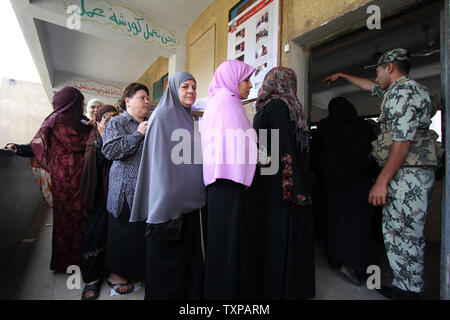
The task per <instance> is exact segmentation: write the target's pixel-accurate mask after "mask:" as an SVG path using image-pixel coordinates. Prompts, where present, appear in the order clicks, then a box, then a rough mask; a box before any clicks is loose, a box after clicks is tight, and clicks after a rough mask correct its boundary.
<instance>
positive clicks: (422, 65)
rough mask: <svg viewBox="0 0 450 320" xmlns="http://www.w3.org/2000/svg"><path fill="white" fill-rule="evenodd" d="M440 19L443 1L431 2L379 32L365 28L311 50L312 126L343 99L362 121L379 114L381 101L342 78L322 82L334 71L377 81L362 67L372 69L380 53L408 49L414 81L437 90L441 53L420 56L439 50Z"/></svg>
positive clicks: (401, 15)
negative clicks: (335, 101) (335, 99)
mask: <svg viewBox="0 0 450 320" xmlns="http://www.w3.org/2000/svg"><path fill="white" fill-rule="evenodd" d="M439 14H440V13H439V1H428V2H426V3H425V4H423V3H421V4H419V5H417V6H416V7H414V8H409V10H408V11H407V12H400V13H397V14H396V15H395V16H392V17H388V18H384V19H382V21H381V29H380V30H369V29H367V28H366V27H363V28H361V29H358V30H356V31H353V32H351V33H348V34H346V35H344V36H341V37H339V38H337V39H334V40H332V41H329V42H327V43H324V44H321V45H319V46H317V47H314V48H312V50H311V60H312V65H311V79H312V101H313V107H312V112H311V114H312V119H311V120H312V122H316V121H318V120H320V119H321V118H323V117H325V116H327V114H328V111H327V105H328V101H329V100H330V99H331V98H333V97H336V96H339V95H341V96H345V97H346V98H347V99H349V100H350V101H351V102H352V103H353V104H354V105H355V107H356V108H357V110H358V113H359V114H360V115H362V116H366V115H376V114H378V113H379V105H380V101H379V98H372V97H371V95H370V93H368V92H364V91H362V90H359V89H358V88H356V87H355V86H353V85H350V84H349V83H348V82H346V81H345V80H343V79H339V80H338V81H336V83H335V84H333V85H332V86H328V85H327V84H326V83H324V82H322V79H323V78H325V77H326V76H328V75H330V74H333V73H335V72H345V73H349V74H352V75H356V76H360V77H367V78H375V72H374V71H370V70H363V67H364V66H366V65H370V64H374V63H375V62H376V61H377V60H378V57H379V53H382V52H385V51H388V50H391V49H394V48H399V47H401V48H405V49H408V50H409V52H410V53H411V54H412V55H413V57H412V60H411V76H412V77H413V78H415V79H417V80H419V81H420V82H421V83H423V84H425V85H426V86H428V87H429V89H430V90H432V91H439V90H440V74H439V71H440V68H439V61H440V56H439V53H434V54H431V55H429V56H422V55H421V53H423V52H425V51H426V52H428V53H430V52H432V51H433V50H436V49H439V45H440V43H439V30H440V22H439ZM424 30H427V31H426V32H425V31H424ZM433 40H435V41H434V42H433ZM431 43H432V45H430V44H431ZM377 53H378V54H377Z"/></svg>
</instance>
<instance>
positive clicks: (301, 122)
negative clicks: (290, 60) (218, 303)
mask: <svg viewBox="0 0 450 320" xmlns="http://www.w3.org/2000/svg"><path fill="white" fill-rule="evenodd" d="M296 88H297V76H296V74H295V72H294V71H293V70H292V69H289V68H285V67H276V68H273V69H272V70H270V71H269V72H268V73H267V75H266V77H265V78H264V81H263V83H262V86H261V88H260V90H259V92H258V98H257V100H256V111H257V112H256V115H255V117H254V119H253V128H254V129H255V130H257V132H258V133H259V134H260V136H259V141H260V143H263V141H265V139H262V137H261V132H260V131H259V130H260V129H267V145H266V146H261V145H260V146H259V147H260V154H261V150H267V154H265V156H264V157H260V159H262V160H266V159H268V160H267V161H261V162H264V165H265V166H270V167H275V168H279V169H278V171H277V172H276V173H275V174H265V173H264V172H263V171H264V168H263V167H262V166H259V167H258V169H257V173H256V174H255V179H254V181H253V187H252V189H253V191H254V192H255V193H256V199H258V201H257V202H256V204H255V206H256V207H257V211H258V215H259V224H260V246H261V247H260V252H261V260H260V264H259V265H260V267H261V280H260V283H261V285H262V290H261V291H262V295H263V298H264V299H274V300H278V299H308V298H312V297H314V295H315V280H314V238H313V218H312V214H311V213H312V212H311V208H310V204H311V193H310V184H311V182H310V168H309V130H308V126H307V123H306V120H305V118H304V115H303V110H302V106H301V104H300V102H299V101H298V98H297V95H296ZM273 130H278V133H279V139H278V141H272V139H275V137H276V135H275V134H274V133H276V131H274V132H273ZM272 135H273V136H272ZM272 137H273V138H272ZM277 143H278V146H279V149H278V151H279V152H278V154H276V153H277V150H275V149H274V150H273V154H272V148H275V146H276V144H277ZM263 158H264V159H263ZM275 161H277V162H278V163H273V162H275Z"/></svg>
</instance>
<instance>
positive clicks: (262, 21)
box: [227, 0, 280, 99]
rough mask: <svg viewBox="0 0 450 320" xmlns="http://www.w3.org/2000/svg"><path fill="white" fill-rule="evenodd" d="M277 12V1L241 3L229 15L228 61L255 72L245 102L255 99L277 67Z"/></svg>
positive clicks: (266, 0)
mask: <svg viewBox="0 0 450 320" xmlns="http://www.w3.org/2000/svg"><path fill="white" fill-rule="evenodd" d="M279 8H280V3H279V0H261V1H255V0H244V1H241V2H239V3H238V4H237V5H236V6H234V7H233V8H232V9H231V10H230V12H229V19H230V21H229V22H228V57H227V58H228V60H239V61H242V62H245V63H247V64H249V65H251V66H253V67H254V68H255V69H256V71H255V72H254V73H253V75H252V77H251V78H250V80H251V82H252V84H253V88H252V90H251V91H250V94H249V97H248V99H252V98H256V96H257V94H258V90H259V88H261V84H262V81H263V80H264V77H265V75H266V74H267V72H268V71H269V70H270V69H272V68H273V67H276V66H277V65H278V38H279V37H278V32H279V10H280V9H279Z"/></svg>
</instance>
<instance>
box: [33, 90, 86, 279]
mask: <svg viewBox="0 0 450 320" xmlns="http://www.w3.org/2000/svg"><path fill="white" fill-rule="evenodd" d="M83 101H84V96H83V94H82V93H81V92H80V91H79V90H78V89H75V88H73V87H64V88H63V89H61V90H59V91H58V92H57V93H55V95H54V96H53V108H54V111H53V112H52V113H51V114H50V115H49V116H48V117H47V118H46V119H45V120H44V123H43V124H42V125H41V127H40V128H39V130H38V132H37V133H36V135H35V136H34V138H33V140H32V141H31V149H32V150H33V153H34V155H35V157H36V159H37V161H38V162H39V165H40V166H41V167H42V168H44V169H45V170H46V171H48V172H50V175H51V181H52V193H53V236H52V258H51V262H50V269H52V270H55V271H63V272H66V269H67V267H68V266H70V265H78V266H79V265H80V264H81V256H82V252H83V240H84V232H85V229H86V218H85V217H84V215H83V214H82V204H81V200H80V182H81V175H82V172H83V161H84V160H83V159H84V149H85V147H86V141H87V138H88V136H89V132H90V130H91V129H92V126H87V125H84V124H83V123H82V122H81V120H86V119H87V118H86V117H85V116H83Z"/></svg>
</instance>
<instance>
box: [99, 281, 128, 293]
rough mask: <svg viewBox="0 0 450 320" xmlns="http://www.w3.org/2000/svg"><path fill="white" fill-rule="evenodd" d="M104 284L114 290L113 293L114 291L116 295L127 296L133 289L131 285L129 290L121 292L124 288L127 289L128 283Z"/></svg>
mask: <svg viewBox="0 0 450 320" xmlns="http://www.w3.org/2000/svg"><path fill="white" fill-rule="evenodd" d="M106 282H107V283H108V285H109V286H110V287H111V288H113V289H114V291H116V292H117V293H118V294H127V293H130V292H132V291H133V289H134V287H133V285H131V288H130V289H127V290H122V288H124V287H126V288H128V285H129V284H130V283H129V282H127V283H111V282H110V281H109V280H106Z"/></svg>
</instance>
